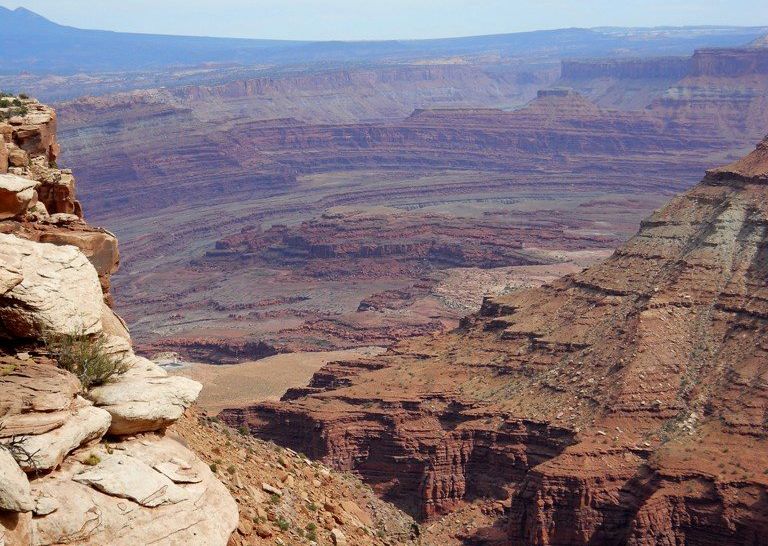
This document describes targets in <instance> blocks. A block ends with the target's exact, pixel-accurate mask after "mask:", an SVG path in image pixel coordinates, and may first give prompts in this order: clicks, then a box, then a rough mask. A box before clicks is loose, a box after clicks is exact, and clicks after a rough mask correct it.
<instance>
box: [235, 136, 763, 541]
mask: <svg viewBox="0 0 768 546" xmlns="http://www.w3.org/2000/svg"><path fill="white" fill-rule="evenodd" d="M767 145H768V141H764V142H762V143H761V144H760V145H758V147H757V149H756V150H755V151H754V152H752V153H751V154H750V155H748V156H747V157H745V158H744V159H742V160H740V161H737V162H735V163H733V164H731V165H729V166H727V167H723V168H720V169H713V170H712V171H709V173H708V174H707V176H706V177H705V178H704V180H703V181H702V182H701V183H700V184H698V185H697V186H696V187H694V188H693V189H691V190H690V191H688V192H686V193H684V194H682V195H680V196H678V197H676V198H674V199H672V200H671V201H670V202H669V203H668V204H667V205H666V206H665V207H663V208H662V209H660V210H659V211H657V212H656V213H654V214H653V215H652V216H651V217H649V218H648V219H647V220H646V221H644V222H643V223H642V225H641V228H640V230H639V231H638V233H637V235H636V236H635V237H633V238H632V239H631V240H630V241H629V242H628V243H626V244H625V245H624V246H622V247H621V248H619V249H618V250H617V251H616V252H615V253H614V255H613V256H611V257H610V258H609V259H608V260H606V261H605V262H604V263H602V264H600V265H597V266H594V267H591V268H589V269H586V270H584V271H583V272H581V273H577V274H574V275H571V276H566V277H562V278H560V279H559V280H557V281H554V282H552V283H551V284H546V285H544V286H542V287H540V288H535V289H528V290H520V291H517V292H514V293H512V294H508V295H504V296H500V297H497V298H494V299H493V300H489V301H487V302H486V304H485V305H484V307H483V311H482V312H481V313H480V314H478V315H474V316H470V317H469V318H467V319H466V320H464V321H463V323H462V326H461V328H460V329H458V330H457V331H454V332H451V333H448V334H443V335H440V336H435V337H430V338H421V339H412V340H408V341H406V342H404V343H402V344H400V345H399V346H397V347H396V348H395V349H393V350H391V351H390V352H388V353H386V354H384V355H382V356H380V357H377V359H376V360H375V364H376V366H367V367H361V366H354V365H346V366H344V365H339V364H334V365H328V366H326V367H325V368H324V369H323V370H321V371H320V372H319V373H318V377H317V378H316V380H314V381H313V382H312V388H309V389H307V390H306V391H305V392H303V393H302V392H299V391H296V392H292V393H291V395H290V397H289V398H290V400H285V401H283V402H281V403H278V404H275V403H269V404H261V405H256V406H252V407H249V408H238V409H232V410H225V411H224V412H223V413H222V416H223V417H224V418H225V419H226V420H227V421H228V422H230V423H232V424H236V425H247V426H249V427H250V429H251V430H252V431H254V432H255V433H256V434H259V435H261V436H263V437H267V438H270V439H274V440H275V441H277V442H278V443H283V444H287V445H290V446H291V447H293V448H294V449H298V450H301V451H304V452H306V453H310V454H311V455H313V456H316V457H319V458H322V459H323V460H325V461H326V462H328V463H331V464H333V465H334V466H336V467H337V468H343V469H345V470H354V471H356V472H358V473H359V474H360V475H362V476H363V477H364V478H365V479H366V480H368V481H369V482H370V483H371V484H372V485H373V486H374V488H376V489H377V490H378V491H379V492H380V493H381V494H383V495H386V496H387V498H390V499H394V500H396V501H398V502H400V503H401V504H402V505H403V506H404V507H407V508H409V509H410V510H411V511H412V512H413V513H414V514H416V515H419V516H421V517H431V516H434V515H437V514H441V513H444V512H447V511H451V510H455V509H461V508H462V506H463V504H464V503H465V502H466V501H473V502H477V503H480V504H481V505H482V504H483V503H487V505H486V506H488V507H489V509H490V506H494V505H495V504H494V503H497V502H502V503H503V505H504V507H505V509H504V516H502V517H501V519H500V521H499V522H497V523H498V524H499V525H503V526H504V527H505V528H506V530H507V539H508V541H509V543H514V544H517V543H520V544H530V545H539V546H550V545H566V546H576V545H580V546H581V545H587V544H629V545H633V546H650V545H651V544H659V543H664V544H667V543H669V544H672V543H686V544H708V543H709V541H710V538H711V537H713V536H716V537H718V538H717V540H718V543H719V544H728V545H731V544H733V545H736V544H745V543H749V544H757V543H761V542H760V539H755V537H763V536H768V501H767V500H766V498H768V497H766V488H768V477H766V473H765V469H766V468H768V425H766V421H765V415H766V412H768V386H767V385H766V382H765V381H764V377H765V376H766V375H767V374H768V282H766V280H767V279H768V262H767V261H766V252H768V184H766V183H765V182H766V159H767V158H768V146H767ZM726 454H727V455H726ZM743 499H750V500H749V501H748V502H744V501H743ZM482 536H483V534H482V530H477V531H471V530H469V531H466V535H463V536H462V537H461V538H462V539H463V540H465V541H466V542H468V543H472V541H479V539H480V537H482Z"/></svg>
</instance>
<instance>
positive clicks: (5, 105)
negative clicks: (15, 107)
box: [0, 99, 11, 108]
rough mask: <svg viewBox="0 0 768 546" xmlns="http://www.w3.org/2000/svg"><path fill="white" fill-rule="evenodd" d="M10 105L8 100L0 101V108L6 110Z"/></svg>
mask: <svg viewBox="0 0 768 546" xmlns="http://www.w3.org/2000/svg"><path fill="white" fill-rule="evenodd" d="M10 105H11V101H9V100H8V99H0V108H8V107H9V106H10Z"/></svg>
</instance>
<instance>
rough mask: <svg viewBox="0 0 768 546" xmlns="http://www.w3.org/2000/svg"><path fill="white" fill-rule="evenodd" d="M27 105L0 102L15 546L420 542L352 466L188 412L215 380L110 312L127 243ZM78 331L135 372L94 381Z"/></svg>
mask: <svg viewBox="0 0 768 546" xmlns="http://www.w3.org/2000/svg"><path fill="white" fill-rule="evenodd" d="M21 103H22V107H18V106H15V107H11V108H0V120H4V121H0V544H2V545H4V546H27V545H35V546H43V545H54V544H85V545H93V546H96V545H98V546H104V545H110V546H111V545H130V546H136V545H144V544H157V545H181V544H183V545H190V546H198V545H199V546H216V545H220V546H224V545H227V544H230V545H232V546H239V545H250V544H289V543H293V542H294V541H296V540H302V541H304V542H306V543H310V542H311V540H310V539H313V540H316V541H318V542H319V543H322V544H330V543H333V544H336V545H340V544H381V545H385V544H411V543H413V541H414V540H415V537H416V535H415V534H414V529H415V527H414V523H413V520H412V519H411V518H410V517H408V516H407V515H406V514H404V513H402V512H400V511H399V510H397V509H396V508H395V507H393V506H391V505H389V504H388V503H385V502H383V501H381V500H379V499H378V498H376V497H375V496H374V494H373V492H372V491H371V490H370V488H367V487H364V486H363V484H362V483H361V482H360V481H359V480H357V479H355V478H353V477H352V476H342V475H339V474H337V473H335V472H332V471H330V470H329V469H328V468H326V467H324V466H323V465H322V464H320V463H316V462H311V461H309V460H308V459H306V457H304V456H300V455H299V454H297V453H295V452H291V451H288V450H284V449H281V448H278V447H277V446H275V445H274V444H267V443H266V442H262V441H259V440H256V439H246V438H245V437H242V438H240V439H239V440H235V441H234V443H233V441H232V440H233V439H232V431H230V430H228V429H226V427H225V426H223V425H220V424H217V423H215V422H213V421H211V420H210V419H207V418H205V417H204V416H200V417H197V416H196V415H195V414H189V413H188V414H187V415H184V413H185V410H187V408H189V406H190V405H191V404H192V403H193V402H194V401H195V399H196V398H197V395H198V394H199V392H200V389H201V385H200V384H199V383H197V382H195V381H192V380H189V379H186V378H182V377H171V376H169V375H168V374H167V373H166V372H165V371H164V370H163V369H162V368H161V367H159V366H158V365H156V364H155V363H153V362H151V361H149V360H147V359H145V358H142V357H139V356H137V355H135V354H134V352H133V350H132V348H131V339H130V335H129V333H128V330H127V328H126V326H125V324H124V322H123V321H122V320H121V319H120V317H118V316H117V315H116V314H115V313H114V312H113V311H112V309H111V307H110V305H111V300H112V299H111V297H110V293H109V285H110V283H109V280H110V275H111V274H112V273H114V272H115V271H116V269H117V266H118V262H119V253H118V247H117V239H116V238H115V237H114V235H112V234H111V233H109V232H108V231H105V230H102V229H98V228H94V227H92V226H89V225H88V224H87V223H86V222H85V221H84V220H83V217H82V208H81V206H80V204H79V202H78V201H77V199H76V196H75V180H74V177H73V176H72V173H71V172H70V171H68V170H63V169H59V168H58V167H57V165H56V160H57V157H58V154H59V146H58V144H57V142H56V114H55V112H54V111H53V110H52V109H51V108H49V107H47V106H45V105H42V104H40V103H38V102H37V101H35V100H33V99H22V100H21ZM72 333H78V334H80V333H82V334H87V335H88V336H90V338H91V339H92V340H94V341H95V340H99V339H100V340H101V343H102V344H103V352H104V353H105V354H108V355H110V356H111V357H112V358H115V359H121V360H122V361H123V362H124V364H125V366H126V368H127V370H126V371H124V373H122V374H119V375H117V376H116V377H115V378H113V379H112V380H111V381H109V382H107V383H106V384H103V385H100V386H95V387H91V388H87V387H85V386H83V385H82V384H81V382H80V380H79V379H78V378H77V376H75V375H74V374H72V373H70V372H69V371H66V370H65V369H62V368H60V367H59V366H57V365H56V364H57V362H56V361H55V360H54V358H55V356H54V355H53V354H52V353H51V351H50V350H49V349H47V348H46V345H45V344H44V342H43V338H44V336H49V335H63V334H72ZM189 411H193V410H189ZM169 427H170V428H169ZM196 452H197V453H196ZM201 457H202V458H204V459H205V462H204V461H203V460H202V459H201Z"/></svg>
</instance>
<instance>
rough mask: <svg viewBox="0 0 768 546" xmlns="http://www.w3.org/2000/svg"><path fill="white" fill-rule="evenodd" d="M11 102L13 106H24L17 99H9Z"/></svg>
mask: <svg viewBox="0 0 768 546" xmlns="http://www.w3.org/2000/svg"><path fill="white" fill-rule="evenodd" d="M11 104H13V105H14V106H24V105H23V104H22V102H21V101H20V100H19V99H13V100H12V101H11Z"/></svg>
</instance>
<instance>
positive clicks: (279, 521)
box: [277, 517, 291, 531]
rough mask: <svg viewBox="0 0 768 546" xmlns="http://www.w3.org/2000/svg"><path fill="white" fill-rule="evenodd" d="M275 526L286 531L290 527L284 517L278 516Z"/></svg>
mask: <svg viewBox="0 0 768 546" xmlns="http://www.w3.org/2000/svg"><path fill="white" fill-rule="evenodd" d="M277 526H278V527H280V530H281V531H287V530H288V529H289V528H290V527H291V524H290V523H288V522H287V521H286V520H285V518H282V517H280V518H277Z"/></svg>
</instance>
